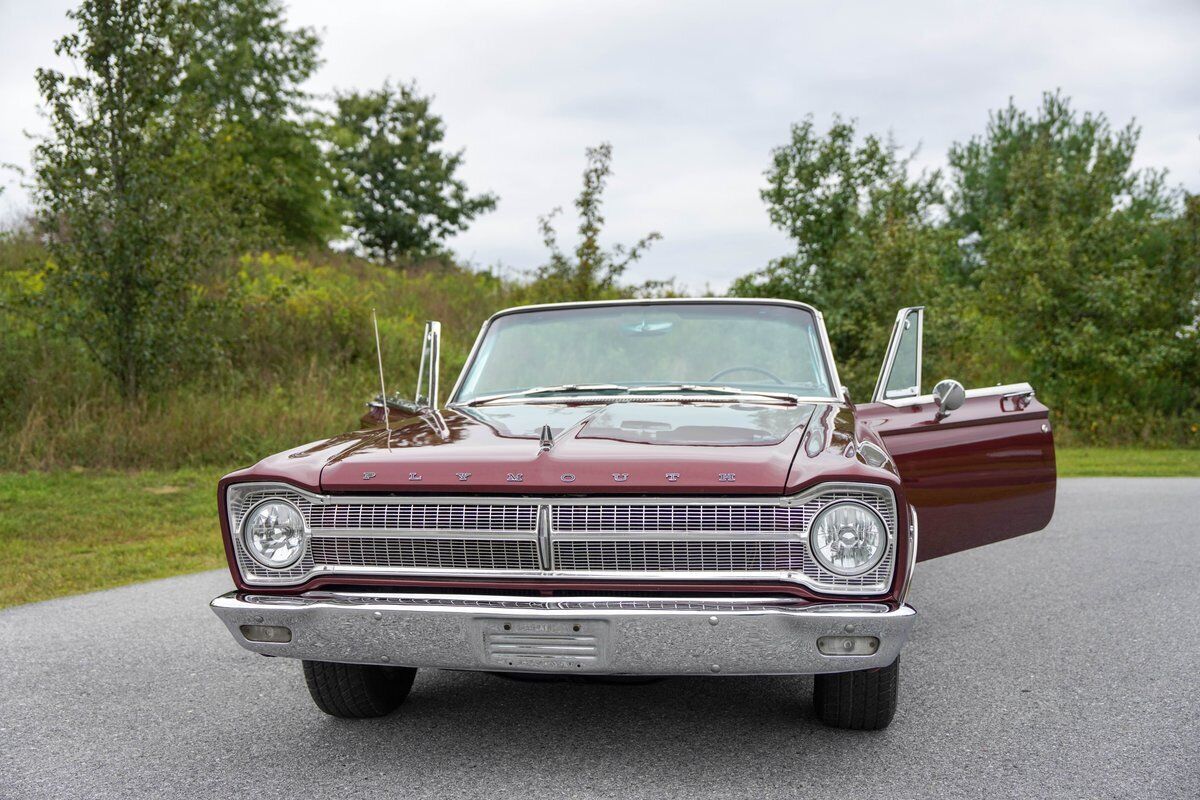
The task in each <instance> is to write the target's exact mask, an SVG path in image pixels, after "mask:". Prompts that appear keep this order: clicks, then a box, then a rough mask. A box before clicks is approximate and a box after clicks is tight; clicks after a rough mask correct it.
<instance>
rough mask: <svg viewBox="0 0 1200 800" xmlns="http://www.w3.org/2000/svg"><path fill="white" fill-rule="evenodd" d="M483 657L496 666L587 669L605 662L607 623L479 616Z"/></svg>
mask: <svg viewBox="0 0 1200 800" xmlns="http://www.w3.org/2000/svg"><path fill="white" fill-rule="evenodd" d="M477 622H478V626H479V627H478V629H479V632H480V637H479V638H480V641H481V643H482V645H483V661H484V663H485V664H487V665H488V666H490V667H494V668H499V669H515V670H531V671H538V672H589V671H594V670H597V669H603V668H604V667H606V666H607V665H608V656H609V624H608V622H606V621H604V620H596V619H566V620H561V619H522V620H514V619H481V620H478V621H477Z"/></svg>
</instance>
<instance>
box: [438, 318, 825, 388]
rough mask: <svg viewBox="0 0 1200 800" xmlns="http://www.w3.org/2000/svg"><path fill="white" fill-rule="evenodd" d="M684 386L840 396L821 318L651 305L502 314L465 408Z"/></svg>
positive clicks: (467, 382) (475, 369)
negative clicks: (485, 402) (538, 396)
mask: <svg viewBox="0 0 1200 800" xmlns="http://www.w3.org/2000/svg"><path fill="white" fill-rule="evenodd" d="M681 384H683V385H687V386H689V387H698V386H704V385H708V386H712V387H730V388H735V389H741V390H744V391H766V392H775V393H779V392H786V393H790V394H795V395H799V396H802V397H822V398H825V397H832V396H833V392H832V391H831V389H830V384H831V381H830V379H829V369H828V367H827V365H826V364H825V358H824V355H823V351H822V348H821V344H820V337H819V333H818V330H817V323H816V319H815V316H814V315H813V313H812V312H811V311H808V310H807V309H804V308H797V307H795V306H784V305H770V304H766V303H648V304H643V305H638V304H630V305H611V306H591V307H566V308H547V309H545V310H538V311H526V312H520V313H516V314H507V315H504V316H501V317H497V318H496V319H495V320H493V321H492V323H491V325H489V326H488V329H487V333H486V334H485V336H484V339H483V341H482V342H481V343H480V345H479V350H478V352H477V354H476V356H475V358H474V360H473V361H472V362H471V363H470V364H469V365H468V367H467V373H466V375H465V377H464V379H463V382H462V388H461V389H460V390H459V393H458V396H457V397H456V398H455V402H457V403H467V402H471V401H473V400H477V399H479V398H485V397H490V396H493V395H502V394H513V393H517V392H527V391H530V390H536V389H539V388H543V387H549V388H551V389H552V391H548V392H547V393H546V395H547V396H554V395H556V394H562V395H570V394H584V393H591V394H619V393H621V392H623V391H625V390H626V389H636V388H638V387H643V386H644V387H658V386H664V387H669V386H677V385H681ZM574 387H578V388H574Z"/></svg>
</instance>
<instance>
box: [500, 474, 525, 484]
mask: <svg viewBox="0 0 1200 800" xmlns="http://www.w3.org/2000/svg"><path fill="white" fill-rule="evenodd" d="M504 480H506V481H508V482H509V483H524V481H525V473H524V472H510V473H508V474H507V475H505V476H504Z"/></svg>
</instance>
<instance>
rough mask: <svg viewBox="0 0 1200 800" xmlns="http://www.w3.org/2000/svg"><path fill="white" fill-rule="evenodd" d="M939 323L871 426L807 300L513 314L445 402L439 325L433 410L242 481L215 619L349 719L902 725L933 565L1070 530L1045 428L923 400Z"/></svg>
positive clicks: (1021, 391)
mask: <svg viewBox="0 0 1200 800" xmlns="http://www.w3.org/2000/svg"><path fill="white" fill-rule="evenodd" d="M923 321H924V311H923V309H922V308H905V309H902V310H901V311H900V313H899V314H898V316H897V318H896V323H895V326H894V328H893V333H892V338H891V342H890V344H889V346H888V348H887V352H886V354H885V356H884V360H883V366H882V369H881V370H880V373H879V379H878V383H877V385H876V387H875V391H874V394H873V396H872V397H871V399H870V402H866V403H861V402H860V403H856V402H854V401H852V400H851V398H850V395H849V392H848V391H847V390H846V389H845V388H844V387H842V385H841V383H840V382H839V380H838V372H837V365H836V364H835V363H834V360H833V353H832V352H831V349H830V345H829V338H828V336H827V334H826V331H825V324H824V321H823V320H822V317H821V314H820V313H819V312H818V311H816V310H815V309H813V308H811V307H809V306H807V305H804V304H801V303H794V302H786V301H779V300H707V299H701V300H641V301H619V302H610V303H567V304H561V305H548V306H529V307H523V308H512V309H508V310H506V311H501V312H500V313H498V314H496V315H495V316H493V317H492V318H491V319H490V320H488V321H487V323H485V324H484V326H483V329H482V330H481V332H480V334H479V337H478V339H477V340H476V342H475V346H474V349H473V350H472V351H471V354H470V356H469V357H468V359H467V362H466V364H465V366H464V367H463V370H462V374H461V375H460V376H459V377H458V381H457V383H456V384H455V386H454V389H453V390H452V391H451V392H450V395H449V399H448V401H447V402H446V404H445V405H444V406H443V405H441V404H440V403H439V402H438V381H439V374H438V370H439V358H438V355H439V349H440V347H439V345H440V337H441V328H440V325H439V324H438V323H436V322H431V323H428V324H427V326H426V328H425V336H424V340H423V342H422V356H421V369H420V373H419V377H418V380H417V392H416V396H415V398H414V400H413V401H409V400H407V399H403V400H402V399H400V398H399V397H398V396H396V395H388V394H387V392H386V390H382V391H381V394H380V397H379V398H378V399H377V400H376V401H375V402H373V403H370V404H368V410H367V412H366V414H365V416H364V417H363V423H362V429H361V430H358V431H354V432H352V433H347V434H343V435H340V436H336V437H334V438H332V439H327V440H324V441H320V442H315V443H312V444H308V445H305V446H303V447H299V448H296V449H295V450H289V451H287V452H284V453H280V454H278V455H274V456H271V457H269V458H266V459H264V460H263V461H261V462H259V463H258V464H257V465H255V466H253V467H250V468H248V469H244V470H240V471H238V472H234V473H232V474H230V475H227V476H225V477H224V478H223V479H222V480H221V482H220V486H219V489H218V496H219V505H220V517H221V526H222V531H223V535H224V542H225V550H226V553H227V555H228V558H229V565H230V570H231V571H232V573H233V580H234V583H235V585H236V587H237V588H236V591H233V592H230V593H229V594H226V595H223V596H221V597H218V598H217V599H215V600H214V601H213V603H212V607H213V610H214V611H216V613H217V615H218V616H219V617H220V618H221V620H222V621H223V622H224V623H225V624H226V626H227V627H228V628H229V631H230V632H231V633H232V634H233V637H234V639H235V640H236V641H237V642H238V643H239V644H241V645H242V646H243V647H246V648H248V649H250V650H252V651H255V652H258V653H262V654H264V655H269V656H288V657H292V658H299V659H302V660H303V667H304V676H305V679H306V682H307V684H308V689H309V692H310V693H311V694H312V698H313V700H314V701H315V702H316V704H317V706H318V707H320V709H321V710H323V711H325V712H326V713H328V714H332V715H335V716H339V717H373V716H381V715H384V714H388V713H390V712H392V711H393V710H395V709H396V708H397V707H398V706H399V705H400V703H401V702H402V701H403V700H404V698H405V696H406V695H407V694H408V692H409V689H410V687H411V686H412V683H413V678H414V676H415V675H416V670H417V668H418V667H432V668H437V669H456V670H485V671H489V672H496V673H543V674H545V673H560V674H561V673H569V674H575V675H590V676H597V675H600V676H656V675H781V674H812V675H814V676H815V678H814V682H815V685H814V691H813V701H814V705H815V708H816V715H817V716H818V717H819V718H820V719H821V720H822V721H823V722H825V723H827V724H829V725H833V726H837V727H842V728H855V729H879V728H883V727H885V726H886V725H887V724H888V723H889V722H890V721H891V719H892V715H893V713H894V711H895V707H896V696H897V689H898V686H899V670H900V662H899V656H900V648H901V646H902V645H903V644H904V642H905V640H906V638H907V637H908V634H909V631H910V630H911V629H912V625H913V621H914V619H915V612H914V611H913V609H912V607H911V606H909V605H908V604H907V603H906V597H907V596H908V591H909V587H910V585H911V583H912V579H913V567H914V565H915V564H916V563H917V562H918V561H922V560H925V559H929V558H936V557H937V556H942V555H946V554H948V553H954V552H957V551H960V550H965V549H967V548H972V547H978V546H980V545H984V544H988V543H989V542H995V541H998V540H1001V539H1006V538H1009V537H1012V536H1018V535H1020V534H1024V533H1030V532H1032V531H1037V530H1040V529H1042V528H1044V527H1045V526H1046V524H1047V523H1048V522H1049V520H1050V517H1051V514H1052V513H1053V511H1054V498H1055V482H1056V473H1055V463H1054V443H1053V437H1052V435H1051V433H1050V423H1049V417H1048V410H1047V409H1046V407H1045V406H1044V405H1042V404H1041V403H1040V402H1038V400H1037V399H1036V398H1035V397H1034V393H1033V389H1032V388H1031V387H1030V386H1029V385H1028V384H1023V383H1019V384H1011V385H1006V386H989V387H985V388H979V389H970V390H964V389H963V387H962V385H961V384H959V383H958V382H957V381H953V380H943V381H941V382H939V383H937V384H936V385H935V386H933V388H932V391H931V392H930V393H927V394H923V393H922V387H923V383H922V376H921V345H922V342H921V338H922V333H921V332H922V325H923ZM382 372H383V369H382V358H381V359H380V373H381V375H380V381H381V384H382V383H383V375H382Z"/></svg>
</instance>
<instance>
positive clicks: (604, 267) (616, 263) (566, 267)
mask: <svg viewBox="0 0 1200 800" xmlns="http://www.w3.org/2000/svg"><path fill="white" fill-rule="evenodd" d="M585 152H586V155H587V167H586V168H585V169H584V171H583V189H582V190H581V191H580V192H579V197H577V198H576V199H575V208H576V210H577V211H578V212H579V244H577V245H576V246H575V250H574V252H573V253H571V254H567V253H564V252H563V251H562V248H560V247H559V245H558V234H557V232H556V231H555V229H554V217H555V216H557V215H558V214H559V213H561V212H562V209H561V208H555V209H554V210H552V211H551V212H550V213H549V214H546V215H545V216H542V217H540V218H539V219H538V227H539V228H540V229H541V233H542V241H543V243H545V245H546V249H548V250H549V251H550V260H549V262H548V263H546V264H545V265H543V266H542V267H541V268H540V269H538V270H537V271H536V273H535V286H534V293H535V294H536V295H538V298H537V299H542V300H547V301H550V300H598V299H605V298H612V297H621V296H628V295H629V294H631V293H642V294H648V293H654V292H656V291H661V290H663V289H664V288H667V287H668V286H669V284H668V283H665V282H661V281H650V282H647V283H644V284H642V285H641V286H638V287H625V286H622V285H621V284H620V278H621V276H622V275H623V274H624V273H625V270H626V269H628V268H629V265H630V264H632V263H634V262H635V261H637V260H638V259H639V258H641V257H642V256H643V255H645V252H646V249H647V248H648V247H650V245H651V244H653V243H654V242H656V241H658V240H659V239H661V238H662V235H661V234H659V233H658V232H651V233H648V234H646V235H645V236H643V237H642V238H641V239H639V240H638V241H637V242H636V243H634V244H633V245H632V246H629V247H626V246H625V245H620V244H618V245H614V246H613V248H612V249H611V250H607V249H605V248H604V247H603V245H601V244H600V235H601V233H602V232H603V229H604V215H603V213H602V209H603V204H604V188H605V185H606V184H607V183H608V178H609V176H610V175H611V174H612V145H611V144H609V143H607V142H604V143H601V144H600V145H598V146H596V147H589V148H587V150H586V151H585Z"/></svg>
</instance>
